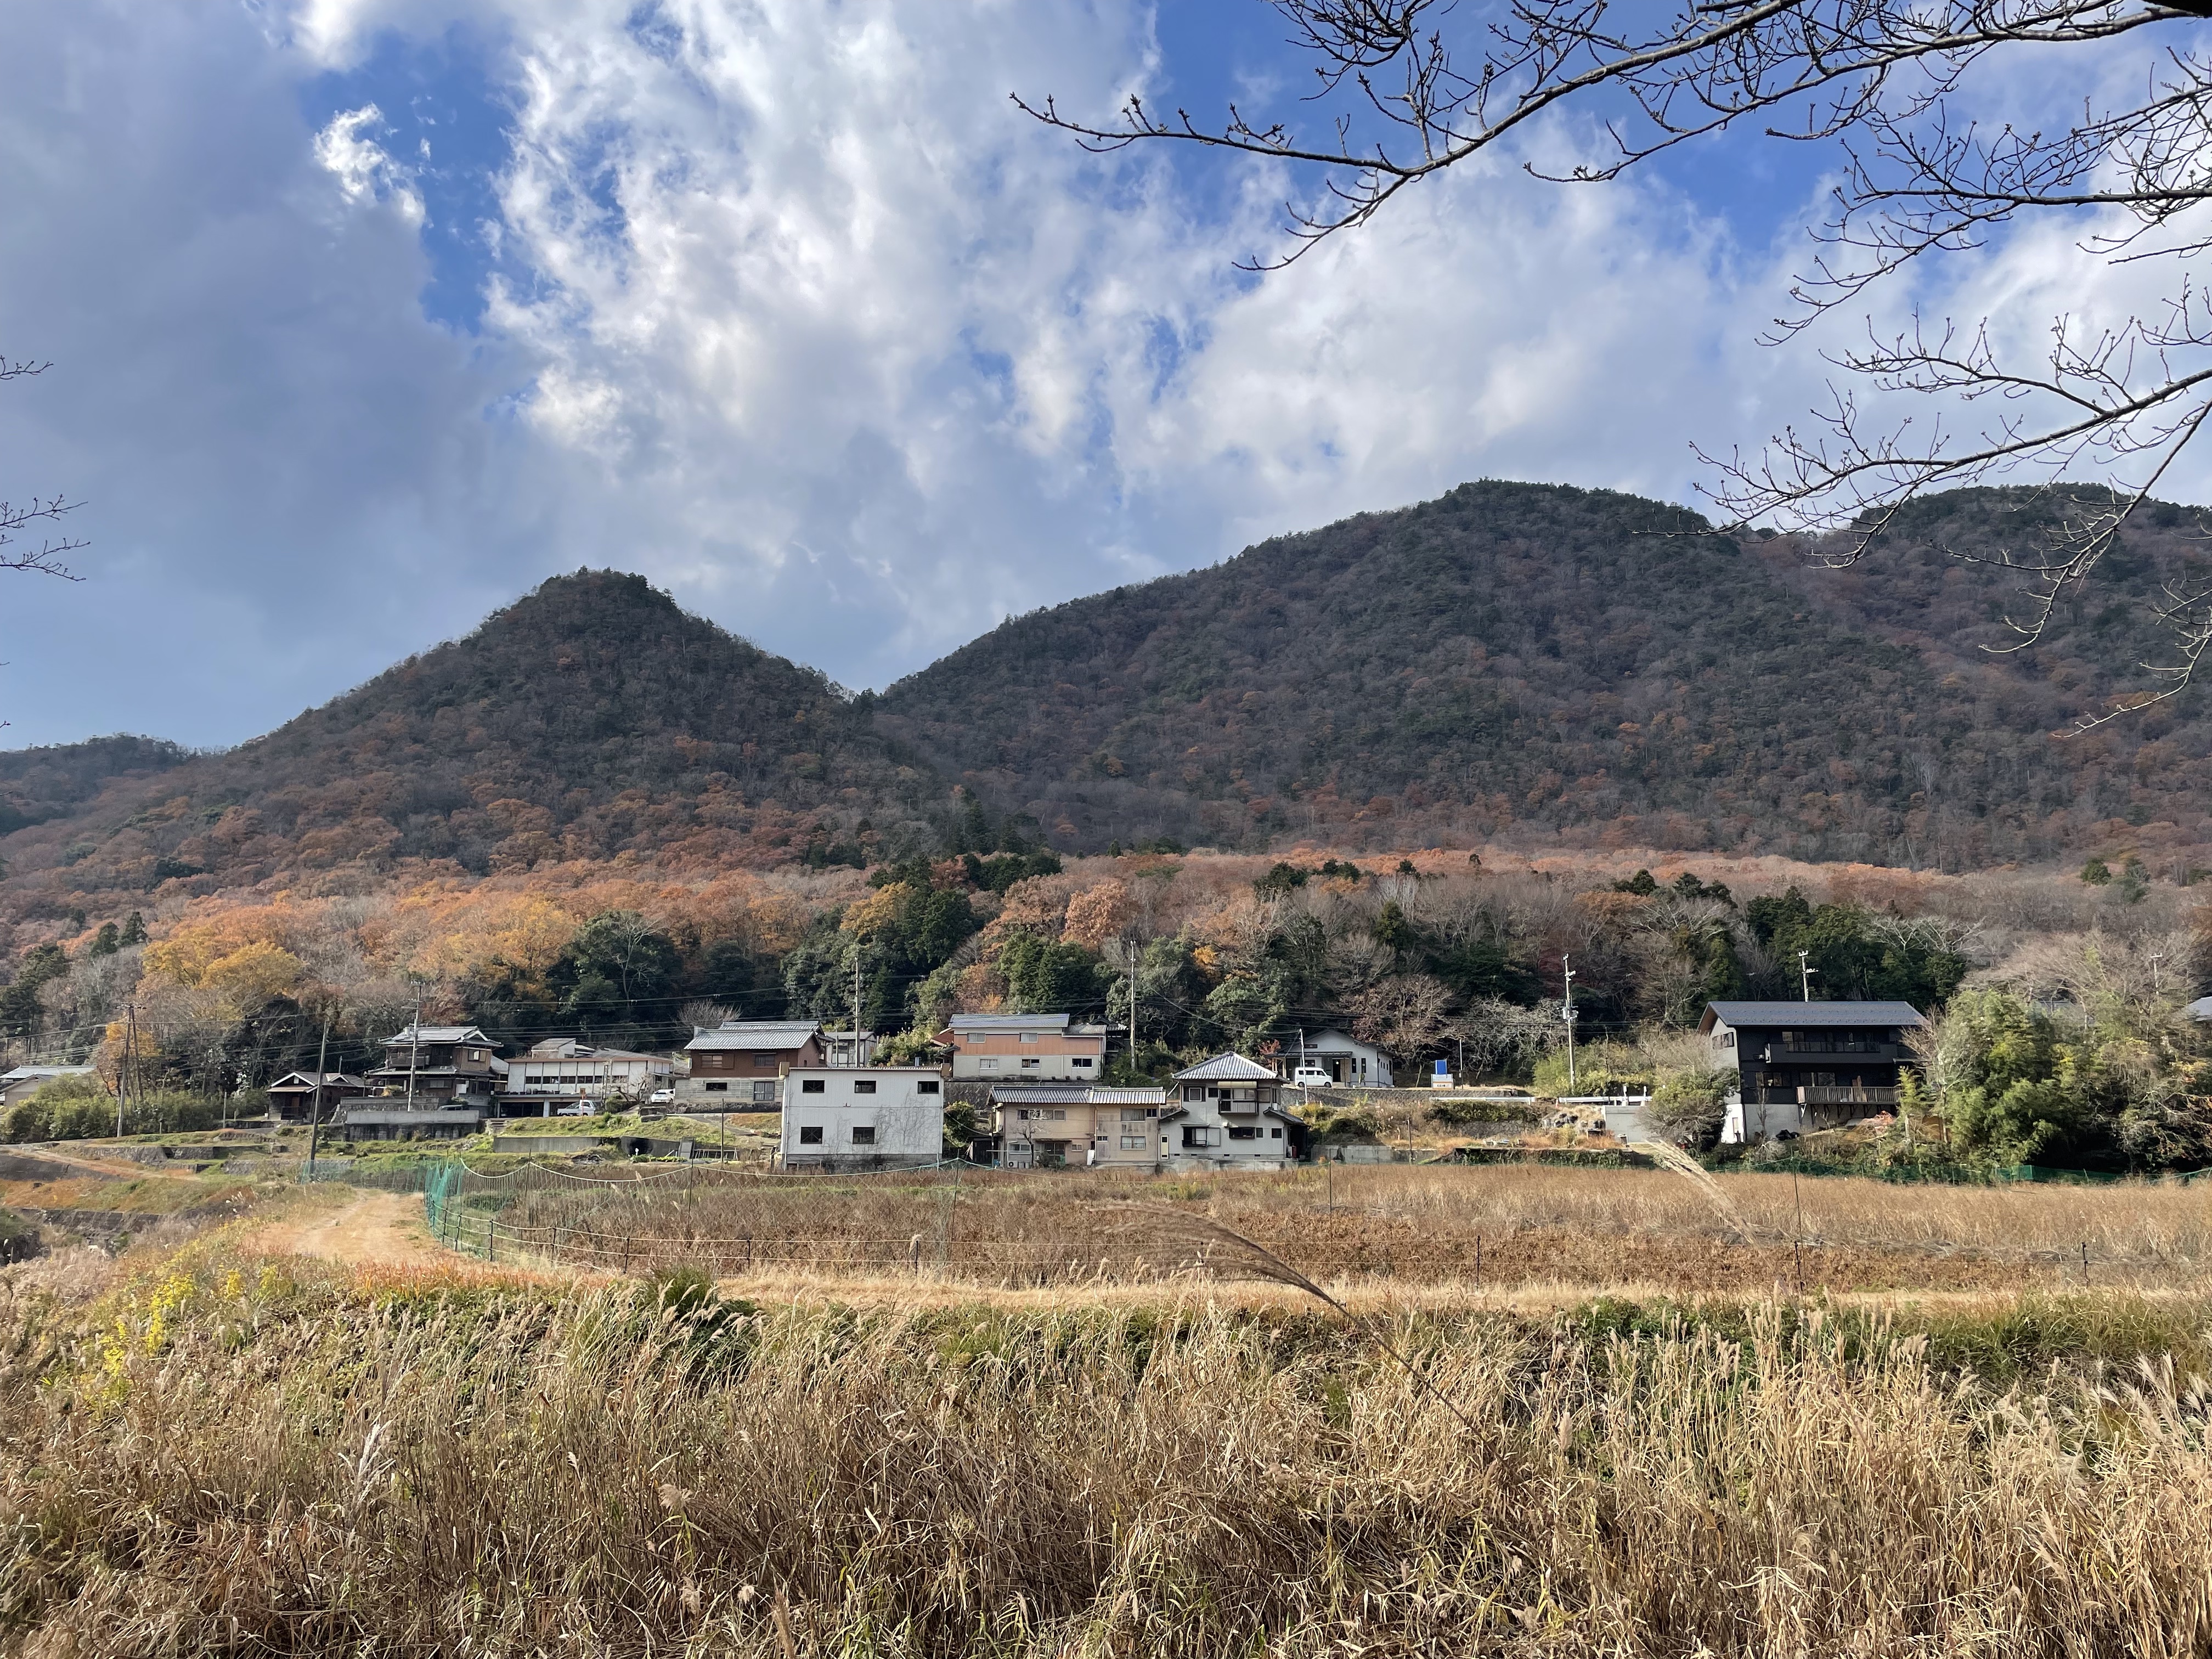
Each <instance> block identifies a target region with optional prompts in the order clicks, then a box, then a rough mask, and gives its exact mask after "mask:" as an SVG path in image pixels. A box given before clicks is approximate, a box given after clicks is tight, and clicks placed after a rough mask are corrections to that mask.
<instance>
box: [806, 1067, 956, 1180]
mask: <svg viewBox="0 0 2212 1659" xmlns="http://www.w3.org/2000/svg"><path fill="white" fill-rule="evenodd" d="M810 1083H815V1084H819V1085H821V1086H820V1087H819V1088H818V1089H813V1090H810V1089H808V1088H807V1086H806V1085H808V1084H810ZM923 1085H929V1086H928V1088H927V1090H925V1089H924V1087H923ZM809 1129H818V1130H820V1131H821V1137H820V1139H817V1140H809V1139H807V1138H806V1131H807V1130H809ZM855 1129H871V1130H873V1131H874V1138H873V1139H872V1141H860V1140H855V1139H854V1134H853V1132H854V1130H855ZM944 1147H945V1073H943V1072H942V1071H940V1070H939V1068H938V1067H936V1066H858V1067H854V1066H835V1067H832V1066H807V1067H805V1068H804V1069H794V1070H793V1071H792V1072H791V1073H788V1074H787V1076H786V1077H785V1078H784V1079H783V1138H782V1150H783V1162H784V1163H785V1164H787V1165H794V1164H795V1165H799V1166H801V1167H803V1166H805V1165H806V1164H821V1163H836V1164H842V1163H864V1162H866V1161H868V1160H870V1159H876V1158H890V1159H896V1160H897V1161H899V1162H901V1163H917V1162H920V1161H921V1160H924V1159H928V1160H931V1161H934V1160H935V1159H936V1158H939V1156H940V1155H941V1154H942V1153H943V1151H944Z"/></svg>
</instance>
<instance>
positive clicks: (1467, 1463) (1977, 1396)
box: [0, 1251, 2212, 1656]
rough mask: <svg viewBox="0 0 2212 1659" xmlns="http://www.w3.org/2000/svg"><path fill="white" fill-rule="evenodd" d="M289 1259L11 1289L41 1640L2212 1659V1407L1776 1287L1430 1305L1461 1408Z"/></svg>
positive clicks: (1227, 1348) (1301, 1338) (1125, 1347)
mask: <svg viewBox="0 0 2212 1659" xmlns="http://www.w3.org/2000/svg"><path fill="white" fill-rule="evenodd" d="M292 1271H295V1269H294V1268H292V1267H276V1266H274V1265H271V1266H270V1267H265V1268H261V1267H257V1266H256V1264H254V1263H253V1262H252V1261H235V1260H232V1259H227V1258H225V1257H223V1256H222V1255H219V1254H216V1253H214V1252H212V1251H208V1252H203V1253H200V1254H197V1255H195V1254H193V1253H191V1252H187V1253H186V1255H185V1256H183V1257H180V1258H179V1261H177V1262H176V1263H174V1264H173V1265H171V1266H170V1267H167V1268H163V1269H160V1270H156V1271H153V1272H150V1273H146V1274H144V1275H143V1276H142V1277H141V1278H140V1279H138V1280H137V1283H136V1285H135V1286H134V1287H133V1288H132V1289H131V1291H128V1292H127V1293H118V1297H117V1298H116V1299H113V1300H111V1301H109V1302H107V1303H105V1304H100V1305H97V1306H95V1307H94V1308H91V1309H89V1310H72V1309H70V1307H69V1306H67V1305H66V1304H62V1303H60V1302H58V1301H56V1300H54V1299H53V1298H52V1297H46V1296H42V1295H40V1294H38V1293H36V1292H32V1291H22V1290H20V1289H18V1288H16V1287H15V1286H13V1285H9V1286H7V1287H5V1288H4V1289H0V1631H3V1632H4V1641H5V1644H6V1646H7V1647H8V1649H9V1650H10V1651H14V1652H19V1653H22V1654H26V1655H40V1656H43V1655H59V1654H100V1655H112V1656H131V1655H155V1654H161V1655H171V1654H185V1653H208V1652H217V1651H220V1652H225V1653H246V1652H269V1651H281V1652H289V1653H301V1654H325V1653H328V1654H337V1653H340V1652H343V1653H347V1654H364V1653H374V1654H401V1653H431V1652H437V1653H469V1654H493V1655H497V1654H511V1655H516V1656H521V1655H531V1654H539V1653H544V1654H568V1653H576V1654H592V1655H599V1654H606V1655H622V1656H627V1655H644V1654H648V1653H650V1654H660V1655H676V1654H684V1655H701V1656H703V1655H708V1654H715V1655H721V1654H748V1655H750V1654H784V1653H805V1654H828V1653H854V1654H860V1653H883V1654H952V1653H967V1652H979V1651H980V1652H1000V1653H1007V1654H1031V1653H1034V1654H1040V1655H1042V1654H1047V1653H1051V1654H1063V1653H1116V1654H1120V1653H1159V1654H1168V1653H1173V1654H1177V1655H1186V1654H1223V1655H1226V1654H1231V1653H1236V1654H1249V1653H1253V1652H1255V1651H1259V1650H1262V1649H1264V1650H1267V1651H1271V1652H1277V1653H1283V1654H1297V1655H1303V1654H1316V1655H1317V1654H1321V1653H1347V1652H1361V1653H1374V1654H1393V1653H1427V1652H1452V1653H1461V1652H1488V1651H1497V1652H1510V1653H1529V1654H1559V1655H1584V1654H1589V1655H1595V1654H1607V1655H1643V1654H1655V1655H1656V1654H1687V1653H1698V1652H1713V1653H1723V1654H1746V1655H1749V1654H1761V1655H1765V1654H1804V1655H1826V1654H1837V1655H1843V1654H1863V1655H1875V1654H1881V1655H1890V1654H1899V1653H1926V1654H1960V1655H1965V1654H1970V1653H1972V1654H1984V1653H1990V1652H2003V1653H2006V1654H2008V1655H2018V1656H2037V1655H2046V1654H2047V1655H2052V1656H2057V1655H2062V1654H2063V1655H2069V1656H2071V1655H2086V1654H2142V1655H2160V1656H2164V1655H2182V1654H2198V1653H2203V1652H2204V1651H2206V1650H2208V1647H2212V1528H2207V1527H2206V1526H2205V1525H2204V1516H2206V1515H2207V1514H2212V1455H2209V1454H2212V1449H2208V1446H2207V1443H2206V1417H2205V1408H2204V1407H2205V1402H2204V1400H2203V1395H2202V1394H2201V1392H2200V1391H2199V1389H2198V1387H2197V1383H2195V1381H2194V1380H2193V1379H2189V1378H2182V1377H2177V1376H2175V1375H2174V1371H2173V1370H2172V1366H2171V1365H2170V1364H2166V1363H2161V1362H2158V1361H2155V1360H2154V1361H2153V1362H2151V1363H2148V1364H2146V1365H2145V1366H2143V1367H2142V1368H2141V1369H2140V1370H2138V1371H2136V1373H2134V1374H2132V1375H2129V1376H2122V1377H2116V1378H2110V1379H2106V1380H2103V1381H2098V1380H2096V1379H2093V1378H2085V1379H2081V1380H2075V1379H2071V1378H2069V1377H2068V1376H2064V1375H2062V1374H2058V1373H2055V1372H2054V1373H2052V1374H2051V1375H2049V1376H2045V1377H2042V1378H2039V1380H2038V1382H2037V1383H2036V1384H2035V1386H2033V1388H2028V1389H2017V1390H2014V1391H2011V1392H2007V1393H2003V1394H1998V1393H1995V1392H1993V1391H1992V1390H1991V1389H1989V1388H1986V1387H1984V1386H1983V1385H1981V1384H1978V1383H1974V1382H1972V1381H1971V1380H1961V1379H1960V1378H1959V1377H1956V1376H1951V1375H1948V1374H1946V1373H1945V1372H1944V1371H1943V1370H1940V1369H1938V1368H1937V1367H1936V1366H1934V1365H1932V1364H1930V1362H1929V1357H1928V1354H1927V1352H1926V1349H1925V1346H1924V1344H1923V1341H1922V1340H1920V1339H1918V1338H1914V1337H1904V1336H1899V1335H1896V1334H1886V1333H1884V1332H1882V1331H1881V1330H1880V1329H1873V1330H1869V1329H1868V1328H1864V1327H1859V1328H1854V1329H1853V1330H1852V1331H1850V1332H1849V1333H1847V1332H1846V1331H1845V1330H1844V1328H1843V1327H1841V1326H1839V1325H1838V1324H1835V1323H1832V1322H1830V1323H1824V1322H1822V1321H1821V1320H1820V1319H1819V1318H1818V1317H1814V1318H1812V1319H1810V1320H1798V1319H1796V1318H1795V1317H1794V1316H1792V1315H1791V1314H1790V1311H1789V1310H1784V1309H1782V1308H1780V1307H1778V1306H1773V1305H1766V1306H1759V1305H1753V1306H1751V1307H1749V1308H1748V1309H1747V1310H1743V1311H1741V1313H1739V1314H1737V1315H1735V1316H1733V1317H1732V1319H1730V1320H1717V1321H1715V1322H1712V1323H1710V1324H1708V1325H1705V1326H1702V1327H1695V1328H1679V1329H1674V1330H1659V1331H1656V1332H1651V1333H1646V1334H1617V1333H1608V1332H1607V1331H1604V1330H1601V1329H1598V1328H1595V1327H1592V1326H1590V1325H1589V1324H1587V1323H1583V1324H1577V1323H1575V1322H1560V1323H1559V1324H1556V1325H1553V1326H1550V1327H1541V1326H1538V1327H1528V1326H1521V1325H1515V1324H1510V1323H1506V1322H1463V1323H1457V1324H1445V1323H1435V1322H1428V1323H1422V1322H1407V1323H1404V1324H1401V1326H1400V1327H1399V1328H1397V1329H1396V1330H1395V1333H1394V1337H1395V1340H1396V1341H1397V1342H1398V1343H1399V1344H1401V1346H1404V1347H1405V1348H1406V1349H1407V1351H1408V1352H1410V1353H1411V1354H1413V1356H1414V1357H1415V1358H1416V1361H1417V1363H1418V1364H1420V1365H1421V1366H1423V1367H1424V1369H1425V1373H1426V1375H1427V1376H1428V1377H1429V1378H1430V1379H1431V1382H1432V1383H1433V1384H1434V1386H1435V1387H1436V1388H1437V1389H1439V1390H1441V1391H1442V1392H1443V1393H1444V1394H1445V1395H1448V1396H1449V1399H1450V1401H1452V1403H1453V1405H1454V1406H1455V1407H1456V1408H1457V1411H1458V1412H1459V1413H1463V1414H1464V1418H1465V1419H1466V1420H1465V1422H1464V1423H1462V1421H1460V1420H1458V1419H1455V1416H1454V1414H1453V1413H1449V1412H1447V1411H1445V1410H1443V1409H1441V1408H1439V1407H1437V1405H1436V1404H1435V1403H1434V1402H1433V1401H1426V1400H1425V1398H1424V1397H1423V1396H1422V1395H1420V1394H1419V1392H1418V1391H1417V1390H1416V1389H1415V1387H1414V1386H1413V1383H1411V1382H1410V1381H1409V1380H1408V1378H1407V1376H1406V1375H1405V1374H1404V1373H1403V1372H1402V1371H1401V1370H1399V1369H1397V1368H1396V1367H1395V1366H1390V1365H1387V1364H1378V1363H1377V1361H1376V1358H1375V1357H1374V1355H1373V1352H1372V1350H1371V1349H1370V1348H1368V1347H1367V1346H1365V1345H1364V1344H1361V1343H1358V1342H1357V1341H1354V1340H1351V1339H1349V1338H1348V1337H1347V1336H1346V1334H1344V1333H1343V1332H1342V1331H1341V1330H1340V1329H1339V1328H1334V1327H1333V1326H1330V1325H1328V1324H1327V1323H1326V1322H1318V1321H1315V1322H1309V1321H1301V1320H1273V1321H1262V1320H1253V1319H1246V1318H1238V1317H1235V1316H1229V1315H1226V1314H1223V1313H1218V1312H1214V1311H1210V1310H1207V1309H1206V1308H1204V1307H1202V1306H1200V1305H1196V1304H1190V1305H1184V1306H1180V1307H1168V1308H1164V1309H1161V1310H1154V1311H1152V1312H1148V1313H1141V1314H1124V1315H1103V1314H1095V1313H1094V1314H1085V1315H1076V1314H1067V1315H1048V1316H1035V1317H1030V1318H1026V1319H1007V1318H1003V1317H999V1316H989V1315H985V1314H981V1313H978V1312H975V1311H972V1310H969V1311H965V1312H957V1313H948V1314H936V1315H927V1316H924V1315H912V1316H884V1317H880V1318H877V1319H861V1318H858V1317H855V1316H852V1315H849V1314H840V1313H836V1312H834V1311H831V1312H815V1313H809V1314H802V1313H797V1312H785V1313H781V1314H775V1315H762V1314H756V1313H751V1312H749V1311H745V1310H733V1309H732V1308H730V1307H728V1306H726V1305H723V1306H714V1305H712V1304H709V1305H705V1306H698V1307H693V1308H691V1309H690V1310H683V1311H677V1310H668V1311H658V1312H657V1311H655V1310H653V1307H652V1306H651V1305H650V1304H649V1303H648V1301H647V1294H648V1293H647V1292H644V1291H640V1290H639V1289H637V1288H635V1287H631V1288H626V1289H611V1290H602V1291H596V1292H593V1293H591V1294H587V1295H583V1296H580V1297H576V1298H574V1299H567V1300H564V1299H560V1298H556V1297H549V1296H547V1295H545V1294H544V1293H542V1292H536V1291H526V1290H508V1291H501V1290H497V1289H493V1288H489V1287H484V1286H482V1285H477V1286H473V1287H463V1288H460V1289H458V1290H455V1291H452V1292H450V1293H447V1294H428V1293H422V1292H417V1293H414V1294H407V1295H398V1296H392V1295H385V1296H379V1297H370V1296H367V1295H363V1294H361V1293H359V1292H356V1291H350V1290H348V1289H346V1288H344V1287H343V1286H342V1285H337V1284H335V1283H328V1282H315V1283H307V1284H295V1283H293V1282H291V1281H290V1280H289V1279H287V1278H285V1277H284V1275H285V1274H286V1273H289V1272H292ZM2192 1311H2193V1316H2196V1317H2199V1318H2201V1316H2202V1314H2203V1310H2202V1309H2201V1308H2199V1309H2197V1310H2192ZM780 1621H781V1626H782V1629H781V1630H780V1629H779V1622H780ZM784 1632H788V1646H787V1645H786V1636H785V1634H784Z"/></svg>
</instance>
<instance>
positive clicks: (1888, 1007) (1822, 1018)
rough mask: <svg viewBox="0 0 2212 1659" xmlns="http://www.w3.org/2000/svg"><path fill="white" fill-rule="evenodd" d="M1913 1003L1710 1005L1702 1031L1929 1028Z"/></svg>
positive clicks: (1720, 1003) (1738, 1003)
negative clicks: (1729, 1028)
mask: <svg viewBox="0 0 2212 1659" xmlns="http://www.w3.org/2000/svg"><path fill="white" fill-rule="evenodd" d="M1927 1023H1928V1022H1927V1021H1926V1020H1924V1019H1923V1018H1921V1017H1920V1011H1919V1010H1918V1009H1917V1008H1916V1007H1914V1006H1912V1005H1911V1003H1909V1002H1709V1003H1707V1004H1706V1005H1705V1018H1703V1019H1700V1020H1699V1022H1698V1030H1700V1031H1710V1030H1712V1029H1713V1027H1714V1026H1715V1025H1733V1026H1735V1027H1737V1028H1738V1029H1739V1030H1740V1029H1741V1028H1742V1027H1744V1026H1746V1025H1757V1026H1769V1025H1772V1026H1786V1027H1789V1028H1790V1029H1792V1030H1812V1029H1814V1028H1816V1027H1823V1026H1835V1025H1899V1026H1904V1027H1905V1028H1907V1029H1911V1028H1912V1027H1916V1026H1921V1025H1925V1024H1927Z"/></svg>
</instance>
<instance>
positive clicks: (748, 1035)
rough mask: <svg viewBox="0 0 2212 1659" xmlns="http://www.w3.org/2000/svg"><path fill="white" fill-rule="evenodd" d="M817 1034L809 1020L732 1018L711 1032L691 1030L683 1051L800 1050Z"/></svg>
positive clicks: (820, 1030)
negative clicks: (738, 1049) (730, 1049)
mask: <svg viewBox="0 0 2212 1659" xmlns="http://www.w3.org/2000/svg"><path fill="white" fill-rule="evenodd" d="M821 1032H822V1028H821V1027H820V1026H819V1025H817V1024H815V1022H814V1021H812V1020H811V1019H810V1020H793V1019H750V1020H749V1019H732V1020H725V1021H724V1022H723V1023H722V1024H720V1025H717V1026H715V1027H714V1029H713V1030H701V1029H696V1028H695V1029H694V1030H693V1031H692V1033H691V1041H690V1042H687V1043H685V1044H684V1051H685V1052H686V1053H687V1054H706V1053H710V1052H713V1051H715V1050H719V1049H723V1048H759V1049H762V1050H767V1049H771V1048H805V1046H806V1045H807V1042H809V1041H810V1040H811V1039H812V1038H814V1037H817V1036H820V1035H821Z"/></svg>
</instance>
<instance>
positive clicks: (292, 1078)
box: [269, 1072, 368, 1091]
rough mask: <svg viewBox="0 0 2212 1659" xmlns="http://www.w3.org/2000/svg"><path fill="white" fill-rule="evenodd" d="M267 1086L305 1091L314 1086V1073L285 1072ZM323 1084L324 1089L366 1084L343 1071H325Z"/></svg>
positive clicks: (362, 1086)
mask: <svg viewBox="0 0 2212 1659" xmlns="http://www.w3.org/2000/svg"><path fill="white" fill-rule="evenodd" d="M269 1086H270V1088H271V1089H298V1090H301V1091H307V1090H309V1089H312V1088H313V1087H314V1086H315V1074H314V1073H313V1072H287V1073H285V1074H284V1075H283V1077H280V1078H278V1079H276V1082H274V1083H272V1084H270V1085H269ZM323 1086H324V1087H325V1089H366V1088H367V1087H368V1085H367V1084H366V1083H364V1082H362V1080H361V1079H359V1078H357V1077H350V1076H349V1075H347V1074H346V1073H343V1072H325V1073H323Z"/></svg>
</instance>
